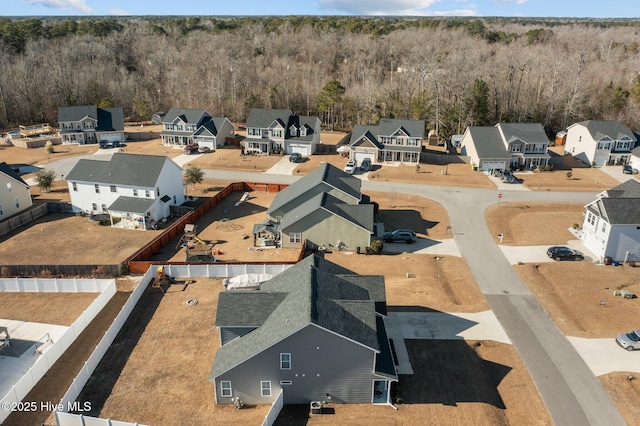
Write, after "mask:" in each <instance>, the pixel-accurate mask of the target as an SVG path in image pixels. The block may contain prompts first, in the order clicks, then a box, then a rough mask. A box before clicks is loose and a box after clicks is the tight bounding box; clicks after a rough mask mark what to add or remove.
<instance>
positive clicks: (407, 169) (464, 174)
mask: <svg viewBox="0 0 640 426" xmlns="http://www.w3.org/2000/svg"><path fill="white" fill-rule="evenodd" d="M369 180H380V181H393V182H406V183H416V184H423V185H442V186H466V187H471V188H495V187H496V186H495V185H494V184H493V182H491V181H490V180H489V178H488V177H487V176H485V174H484V173H483V172H479V171H473V170H472V169H471V166H469V165H468V164H449V165H448V166H445V165H440V164H420V171H418V172H417V171H416V166H415V165H408V164H405V165H400V166H391V165H383V166H382V167H381V168H377V167H374V170H372V171H371V172H369Z"/></svg>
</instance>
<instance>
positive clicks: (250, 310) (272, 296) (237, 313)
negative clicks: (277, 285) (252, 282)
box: [216, 290, 287, 327]
mask: <svg viewBox="0 0 640 426" xmlns="http://www.w3.org/2000/svg"><path fill="white" fill-rule="evenodd" d="M286 296H287V293H265V292H260V291H253V290H234V291H223V292H222V293H220V294H219V295H218V306H227V307H233V309H222V310H219V311H218V312H217V313H216V327H260V326H261V325H262V324H263V323H264V322H265V320H266V319H267V318H268V317H269V315H271V313H272V312H273V311H274V310H275V309H276V308H277V307H278V305H280V303H281V302H282V301H283V300H284V298H285V297H286Z"/></svg>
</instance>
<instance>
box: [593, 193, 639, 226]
mask: <svg viewBox="0 0 640 426" xmlns="http://www.w3.org/2000/svg"><path fill="white" fill-rule="evenodd" d="M596 205H597V208H598V209H599V210H600V212H601V216H602V217H604V218H605V219H606V220H607V222H609V223H610V224H611V225H637V224H640V214H638V212H640V198H601V199H599V200H598V201H597V202H596Z"/></svg>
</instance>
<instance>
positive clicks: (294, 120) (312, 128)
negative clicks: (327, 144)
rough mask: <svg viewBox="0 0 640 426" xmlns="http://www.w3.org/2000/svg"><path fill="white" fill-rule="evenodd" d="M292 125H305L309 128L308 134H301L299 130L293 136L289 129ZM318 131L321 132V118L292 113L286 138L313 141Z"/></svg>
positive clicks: (301, 126)
mask: <svg viewBox="0 0 640 426" xmlns="http://www.w3.org/2000/svg"><path fill="white" fill-rule="evenodd" d="M291 126H295V127H296V128H297V129H301V128H303V127H305V128H306V129H307V134H306V136H301V135H299V133H300V131H298V134H297V135H296V136H291V132H290V131H289V129H290V128H291ZM316 132H320V119H319V118H318V117H315V116H307V115H292V116H291V117H289V123H288V125H287V131H286V133H285V139H288V140H294V141H311V140H313V137H314V135H315V134H316Z"/></svg>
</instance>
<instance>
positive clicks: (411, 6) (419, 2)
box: [318, 0, 439, 15]
mask: <svg viewBox="0 0 640 426" xmlns="http://www.w3.org/2000/svg"><path fill="white" fill-rule="evenodd" d="M438 1H439V0H318V4H319V5H320V7H322V8H324V9H334V10H342V11H345V12H349V13H353V14H356V15H427V14H430V13H429V12H427V11H425V10H421V9H426V8H427V7H429V6H431V5H432V4H434V3H437V2H438ZM431 13H433V12H431Z"/></svg>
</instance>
